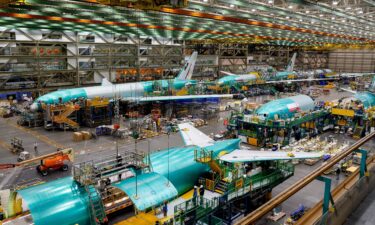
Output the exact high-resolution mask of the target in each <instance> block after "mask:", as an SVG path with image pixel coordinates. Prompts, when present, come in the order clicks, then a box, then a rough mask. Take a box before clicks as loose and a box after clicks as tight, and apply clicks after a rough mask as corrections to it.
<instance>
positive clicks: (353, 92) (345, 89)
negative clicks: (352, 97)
mask: <svg viewBox="0 0 375 225" xmlns="http://www.w3.org/2000/svg"><path fill="white" fill-rule="evenodd" d="M340 89H341V90H343V91H347V92H349V93H352V94H357V92H356V91H353V90H352V89H347V88H340Z"/></svg>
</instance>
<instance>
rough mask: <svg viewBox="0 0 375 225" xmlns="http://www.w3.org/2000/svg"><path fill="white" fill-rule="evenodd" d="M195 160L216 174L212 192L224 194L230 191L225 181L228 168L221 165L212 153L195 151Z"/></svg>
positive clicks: (203, 150) (202, 150)
mask: <svg viewBox="0 0 375 225" xmlns="http://www.w3.org/2000/svg"><path fill="white" fill-rule="evenodd" d="M194 159H195V161H196V162H200V163H204V164H207V165H208V166H209V167H210V168H211V170H212V172H213V173H214V176H215V180H214V182H213V186H212V187H213V188H212V191H215V192H217V193H219V194H224V193H226V192H227V191H228V182H227V181H225V180H224V179H225V176H226V171H228V170H227V168H226V167H225V166H223V165H222V164H220V163H219V162H218V160H216V159H215V157H214V156H213V152H212V151H207V150H205V149H203V148H201V149H199V150H198V149H196V150H195V151H194Z"/></svg>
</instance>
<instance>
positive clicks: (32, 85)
mask: <svg viewBox="0 0 375 225" xmlns="http://www.w3.org/2000/svg"><path fill="white" fill-rule="evenodd" d="M183 44H184V42H183V41H182V42H176V41H175V40H174V39H173V38H156V37H148V36H142V37H139V36H128V35H119V34H102V33H99V32H98V33H96V32H72V31H42V30H27V29H7V28H4V29H2V30H1V31H0V46H1V47H0V59H1V61H2V63H0V90H1V91H7V92H9V91H18V90H23V91H25V90H30V91H38V92H40V93H41V94H43V93H44V92H46V91H49V90H54V89H57V88H61V87H79V86H88V85H93V84H97V83H100V82H101V80H102V79H103V78H107V79H108V80H110V81H113V82H118V83H123V82H132V81H142V80H154V79H163V78H174V76H175V75H176V74H177V73H178V71H179V70H180V68H181V66H182V63H183Z"/></svg>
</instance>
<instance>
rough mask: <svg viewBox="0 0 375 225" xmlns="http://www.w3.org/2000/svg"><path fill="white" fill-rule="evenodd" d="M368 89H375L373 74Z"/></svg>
mask: <svg viewBox="0 0 375 225" xmlns="http://www.w3.org/2000/svg"><path fill="white" fill-rule="evenodd" d="M370 90H371V91H375V76H373V77H372V81H371V84H370Z"/></svg>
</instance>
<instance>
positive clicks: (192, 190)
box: [181, 189, 194, 200]
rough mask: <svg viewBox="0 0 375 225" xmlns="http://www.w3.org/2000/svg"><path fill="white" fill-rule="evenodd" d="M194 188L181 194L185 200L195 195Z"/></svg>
mask: <svg viewBox="0 0 375 225" xmlns="http://www.w3.org/2000/svg"><path fill="white" fill-rule="evenodd" d="M193 193H194V189H191V190H190V191H188V192H186V193H185V194H183V195H181V198H183V199H185V200H189V199H191V198H192V197H193Z"/></svg>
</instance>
